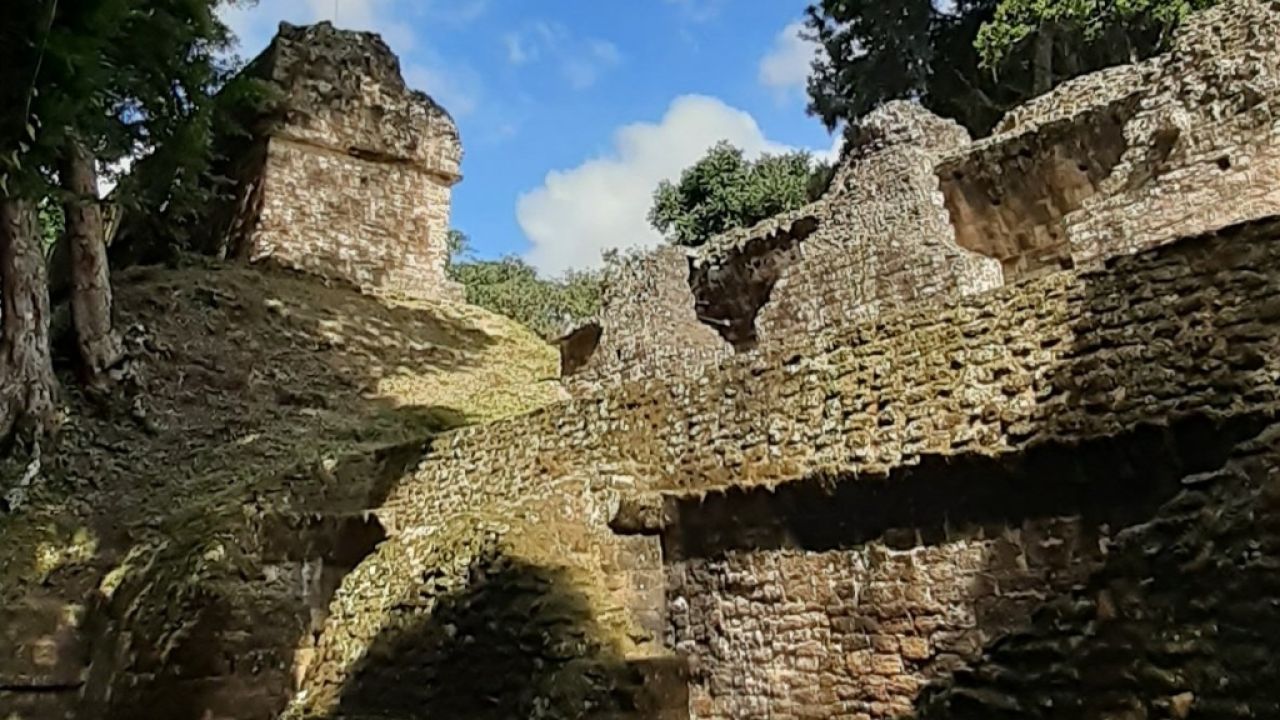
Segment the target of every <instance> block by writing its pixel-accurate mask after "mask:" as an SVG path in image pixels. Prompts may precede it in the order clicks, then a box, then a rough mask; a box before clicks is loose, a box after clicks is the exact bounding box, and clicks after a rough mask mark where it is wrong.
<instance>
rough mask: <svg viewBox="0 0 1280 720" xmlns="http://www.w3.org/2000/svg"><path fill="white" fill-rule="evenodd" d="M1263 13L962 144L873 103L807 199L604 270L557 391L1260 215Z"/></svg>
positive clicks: (1195, 30)
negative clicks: (590, 317)
mask: <svg viewBox="0 0 1280 720" xmlns="http://www.w3.org/2000/svg"><path fill="white" fill-rule="evenodd" d="M1273 12H1274V11H1273V9H1272V6H1271V5H1270V4H1268V3H1255V4H1240V3H1232V4H1229V5H1228V6H1227V7H1226V8H1224V9H1220V10H1216V11H1214V12H1210V13H1206V14H1204V15H1202V16H1201V17H1198V18H1197V19H1196V20H1195V21H1194V22H1192V23H1191V24H1190V25H1189V26H1188V27H1186V28H1185V29H1184V30H1183V31H1182V32H1181V33H1180V34H1179V35H1178V38H1177V41H1176V43H1175V45H1174V47H1173V49H1172V50H1171V51H1170V52H1169V53H1168V54H1166V55H1163V56H1160V57H1156V58H1153V59H1151V60H1149V61H1146V62H1143V63H1140V64H1136V65H1129V66H1123V67H1118V68H1112V69H1109V70H1105V71H1103V72H1099V73H1095V74H1093V75H1088V76H1085V77H1082V78H1079V79H1076V80H1074V81H1072V82H1069V83H1066V84H1065V85H1063V86H1061V87H1059V88H1058V89H1057V90H1055V91H1054V92H1052V93H1050V94H1048V95H1046V96H1043V97H1041V98H1037V99H1035V100H1032V101H1031V102H1029V103H1028V104H1027V105H1025V106H1023V107H1020V108H1017V109H1015V110H1014V111H1012V112H1010V113H1009V115H1008V116H1007V117H1006V118H1005V119H1004V120H1003V122H1001V123H1000V125H999V126H998V127H997V128H996V132H995V134H994V135H993V136H991V137H989V138H984V139H982V140H979V141H977V142H973V141H971V140H970V138H969V137H968V135H967V133H966V132H965V131H964V130H963V129H962V128H960V127H959V126H958V125H956V124H954V123H952V122H950V121H947V120H943V119H941V118H938V117H935V116H933V115H931V114H929V113H928V112H927V111H925V110H923V109H922V108H920V107H919V106H917V105H913V104H909V103H902V102H898V103H890V104H889V105H887V106H886V107H884V108H882V109H881V110H879V111H877V112H876V113H874V114H873V115H872V116H871V117H870V118H868V119H867V120H866V122H865V123H864V125H863V127H862V129H861V130H862V131H861V133H860V135H859V137H857V138H854V139H853V141H852V143H851V146H850V147H848V148H847V149H846V152H845V156H844V157H843V158H842V161H841V163H840V166H839V168H838V172H837V176H836V178H835V180H834V182H833V183H832V186H831V188H830V189H829V191H828V192H827V193H826V195H825V196H824V197H823V198H822V199H820V200H819V201H817V202H815V203H813V204H811V205H809V206H807V207H804V208H801V209H799V210H796V211H794V212H791V213H787V214H785V215H782V216H779V217H775V218H771V219H769V220H766V221H764V222H762V223H760V224H759V225H757V226H755V227H752V228H748V229H744V230H735V231H731V232H729V233H726V234H724V235H722V236H719V237H717V238H714V239H712V240H711V241H710V242H709V243H708V244H707V245H706V246H704V247H701V248H699V249H697V250H696V251H694V252H692V253H691V254H690V256H689V257H688V258H687V259H686V258H685V257H682V256H681V254H680V253H677V252H674V251H671V250H662V251H659V252H657V253H655V254H653V255H651V256H649V257H647V258H645V259H644V260H643V263H642V264H643V267H640V266H637V267H635V268H632V269H630V270H624V271H622V272H621V273H619V274H618V277H615V278H614V285H615V287H614V288H613V290H612V293H613V296H614V297H617V298H620V299H622V302H618V303H611V302H608V299H607V298H606V304H605V308H604V310H603V311H602V313H601V314H600V317H598V318H596V319H595V320H594V321H593V322H592V324H591V325H592V326H594V327H598V328H600V329H601V330H602V332H601V333H600V335H599V338H598V342H596V343H595V344H594V349H593V347H592V346H591V345H589V344H584V343H583V342H581V340H580V339H579V342H578V343H577V344H576V345H575V346H574V347H573V350H572V354H573V356H574V360H573V362H571V363H566V368H567V369H568V370H569V372H567V373H566V376H565V379H566V383H567V385H568V386H569V387H570V388H571V389H572V390H573V391H574V392H575V393H577V394H579V395H585V394H591V393H593V392H596V391H599V390H600V389H601V388H602V387H608V386H611V385H614V384H617V383H618V382H619V381H622V380H629V379H633V378H639V377H645V376H661V375H665V374H667V373H670V372H672V371H675V370H679V371H688V370H694V371H696V369H697V368H700V367H704V366H707V365H709V364H714V363H715V362H717V361H719V360H721V359H723V358H724V357H726V356H728V355H731V354H733V353H735V352H747V351H757V350H758V351H762V352H764V351H770V350H771V349H772V350H778V351H787V350H788V349H792V348H794V347H796V344H797V343H800V344H804V343H805V342H806V340H807V338H810V337H812V336H814V335H819V334H821V333H822V332H823V331H825V330H827V329H830V328H832V327H836V326H842V325H848V324H850V323H858V322H863V321H866V320H868V319H870V318H873V317H875V316H876V315H877V314H879V313H881V312H883V311H885V310H887V309H889V308H893V307H900V306H903V305H905V304H910V303H914V302H918V301H920V300H922V299H925V298H929V297H932V296H935V295H939V294H956V293H958V294H960V295H969V294H973V293H981V292H984V291H988V290H990V289H992V288H995V287H998V286H1000V285H1001V284H1004V283H1015V282H1019V281H1021V280H1024V279H1026V278H1029V277H1033V276H1036V275H1038V274H1041V273H1045V272H1052V271H1055V270H1061V269H1071V268H1077V267H1088V266H1090V265H1092V264H1094V263H1097V262H1100V261H1103V260H1105V259H1107V258H1108V257H1112V256H1116V255H1123V254H1130V253H1134V252H1139V251H1142V250H1146V249H1150V248H1153V247H1156V246H1158V245H1160V244H1162V243H1165V242H1169V241H1171V240H1173V239H1175V238H1179V237H1185V236H1188V235H1194V234H1198V233H1203V232H1207V231H1211V230H1214V229H1217V228H1221V227H1225V226H1227V225H1231V224H1233V223H1238V222H1242V221H1245V220H1249V219H1253V218H1258V217H1263V216H1266V215H1268V214H1271V213H1273V212H1276V209H1277V208H1280V135H1278V134H1277V130H1276V127H1275V123H1274V118H1273V111H1272V107H1273V106H1272V102H1273V99H1274V98H1275V97H1276V95H1277V93H1278V92H1280V85H1278V83H1280V73H1277V72H1276V70H1275V67H1274V66H1275V57H1276V53H1277V43H1278V42H1280V39H1278V37H1277V34H1276V33H1275V32H1274V30H1275V24H1274V19H1273ZM655 268H656V269H655ZM659 278H660V279H659ZM678 278H685V282H684V283H683V287H681V283H680V282H679V281H678ZM654 288H660V291H658V292H654ZM637 317H641V318H646V319H647V320H646V321H645V322H643V323H635V322H634V321H633V320H634V318H637ZM655 318H682V320H681V321H680V322H679V323H669V322H668V323H663V324H661V326H660V327H655V320H654V319H655ZM689 318H696V319H697V320H699V321H700V323H701V324H702V325H703V327H702V328H697V327H694V326H693V325H691V324H690V323H688V322H685V320H687V319H689ZM709 331H713V332H714V333H715V334H718V335H719V336H720V338H721V339H720V340H717V339H716V338H715V336H714V335H713V334H712V332H709ZM571 337H574V336H571ZM578 337H579V338H580V337H581V336H580V335H579V336H578Z"/></svg>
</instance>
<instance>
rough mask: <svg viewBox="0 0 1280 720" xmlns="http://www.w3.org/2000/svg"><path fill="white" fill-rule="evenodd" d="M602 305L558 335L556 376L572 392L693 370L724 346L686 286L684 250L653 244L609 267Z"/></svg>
mask: <svg viewBox="0 0 1280 720" xmlns="http://www.w3.org/2000/svg"><path fill="white" fill-rule="evenodd" d="M602 305H603V307H604V308H605V310H604V312H602V313H600V314H599V316H598V317H597V318H596V319H594V320H592V321H590V322H588V323H585V324H584V325H583V326H581V327H579V328H578V329H576V330H574V331H573V332H571V333H569V334H568V335H566V336H565V337H563V338H561V339H560V342H559V344H560V360H561V362H560V365H561V375H562V377H563V378H564V382H565V385H566V386H567V387H568V388H569V390H570V392H572V393H573V394H575V395H579V396H585V395H590V394H593V393H595V392H598V391H599V390H600V389H601V388H604V387H607V386H611V385H614V384H616V383H619V382H627V381H632V380H640V379H642V378H644V377H646V376H649V375H651V374H652V375H657V376H671V375H684V374H690V373H694V372H696V371H697V370H698V369H699V368H701V367H703V366H705V365H708V364H713V363H715V362H717V361H719V360H721V359H723V358H725V357H727V356H728V355H729V354H730V353H731V352H732V348H731V347H730V346H729V344H728V343H727V342H726V341H725V340H724V339H722V338H721V337H720V335H718V334H717V332H716V330H715V329H714V328H715V325H714V324H708V323H707V322H706V321H705V320H704V319H703V318H704V317H705V316H704V315H702V314H701V312H700V308H699V307H698V304H697V300H696V298H695V297H694V295H693V292H692V291H691V290H690V288H689V257H688V254H687V253H686V251H685V250H683V249H681V248H676V247H663V248H658V249H657V250H654V251H652V252H650V253H647V254H644V255H640V256H636V257H632V258H629V259H627V260H625V261H623V262H621V263H619V264H617V265H614V266H612V267H611V268H609V270H608V272H607V274H606V279H605V284H604V293H603V298H602Z"/></svg>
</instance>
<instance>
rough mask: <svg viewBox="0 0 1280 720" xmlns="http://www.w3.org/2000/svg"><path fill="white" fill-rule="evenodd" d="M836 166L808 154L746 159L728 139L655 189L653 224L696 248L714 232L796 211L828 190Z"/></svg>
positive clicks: (673, 238)
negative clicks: (821, 161)
mask: <svg viewBox="0 0 1280 720" xmlns="http://www.w3.org/2000/svg"><path fill="white" fill-rule="evenodd" d="M831 172H832V171H831V168H830V167H829V166H827V165H825V164H823V163H815V162H814V161H813V158H812V157H811V156H810V155H809V154H808V153H804V152H793V153H786V154H783V155H764V156H762V157H761V158H760V159H758V160H755V161H750V160H747V159H746V158H745V157H744V155H743V153H742V150H741V149H739V148H736V147H734V146H733V145H731V144H729V143H728V142H723V141H722V142H720V143H718V144H716V146H715V147H713V148H711V149H710V150H709V151H708V152H707V154H706V155H705V156H703V157H702V159H701V160H699V161H698V162H696V163H694V164H693V165H692V166H691V167H689V168H687V169H686V170H685V171H684V172H683V173H682V174H681V175H680V182H679V183H672V182H670V181H668V180H664V181H662V182H661V183H659V184H658V188H657V189H656V190H655V191H654V193H653V206H652V207H651V208H650V210H649V223H650V224H651V225H652V226H653V227H654V229H655V230H657V231H658V232H660V233H662V234H664V235H666V236H667V238H668V239H670V240H671V242H673V243H675V244H677V245H686V246H697V245H701V244H703V243H705V242H706V241H707V240H709V239H710V238H711V237H712V236H714V235H716V234H718V233H722V232H724V231H726V230H730V229H733V228H738V227H747V226H750V225H754V224H755V223H757V222H760V221H761V220H764V219H766V218H769V217H772V216H774V215H777V214H778V213H780V212H785V211H787V210H793V209H795V208H798V207H800V206H802V205H804V204H805V203H807V202H810V201H812V200H815V199H817V198H818V197H819V196H821V194H822V193H823V192H825V191H826V186H827V184H829V183H830V179H831Z"/></svg>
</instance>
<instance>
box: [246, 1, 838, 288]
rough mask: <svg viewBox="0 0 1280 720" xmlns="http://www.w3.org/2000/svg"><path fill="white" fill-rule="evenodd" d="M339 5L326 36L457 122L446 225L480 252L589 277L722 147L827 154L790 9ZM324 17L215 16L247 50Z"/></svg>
mask: <svg viewBox="0 0 1280 720" xmlns="http://www.w3.org/2000/svg"><path fill="white" fill-rule="evenodd" d="M337 3H338V16H337V20H338V25H339V26H342V27H350V28H354V29H361V30H375V31H378V32H380V33H382V35H383V37H384V38H385V39H386V40H387V41H388V43H389V44H390V45H391V47H392V49H393V50H395V51H396V52H397V53H398V54H399V55H400V56H401V63H402V65H403V68H404V71H405V76H406V79H407V80H408V81H409V84H410V85H412V86H414V87H416V88H418V89H421V90H424V91H426V92H427V93H429V94H431V95H432V96H433V97H434V98H435V99H436V100H437V101H438V102H440V103H441V104H443V105H444V106H445V107H446V108H447V109H448V110H449V111H450V112H451V113H452V114H453V116H454V118H455V120H456V121H457V122H458V125H459V128H460V130H461V132H462V140H463V147H464V150H465V158H464V160H463V174H464V177H465V179H464V180H463V181H462V183H460V184H459V185H458V186H457V187H455V189H454V203H453V225H454V227H457V228H459V229H461V230H463V231H465V232H466V233H467V234H469V235H470V236H471V239H472V242H473V244H474V246H475V250H476V251H477V254H478V255H479V256H481V257H496V256H499V255H504V254H515V255H520V256H522V257H525V258H526V259H528V260H529V261H530V262H532V263H533V264H534V265H535V266H537V267H538V268H539V270H540V271H542V272H544V273H545V274H548V275H554V274H557V273H560V272H563V271H564V270H566V269H569V268H575V267H591V266H593V265H596V264H598V262H599V257H600V253H601V251H602V250H605V249H608V248H611V247H630V246H643V245H651V244H654V243H656V242H659V241H660V238H658V237H657V235H656V233H654V232H653V231H652V230H651V229H649V228H648V227H647V226H646V224H645V223H644V212H645V211H646V210H647V207H648V197H649V194H650V193H651V192H652V190H653V186H654V185H655V184H656V183H657V182H658V180H660V179H662V178H665V177H673V176H675V175H677V174H678V173H679V171H680V169H681V168H683V167H685V166H687V165H688V164H689V163H691V162H693V161H694V160H696V159H697V158H698V157H699V156H700V155H701V154H702V153H703V152H704V151H705V149H706V148H707V147H709V146H710V145H711V144H713V143H714V142H716V141H717V140H719V139H722V138H723V139H728V140H731V141H733V142H734V143H735V144H737V145H739V146H741V147H743V148H745V149H746V150H747V151H748V152H749V153H752V154H756V153H759V152H767V151H778V150H783V149H787V148H806V149H810V150H813V151H815V152H817V153H828V152H830V150H831V148H832V139H831V137H830V136H829V135H828V134H827V132H826V131H825V129H824V128H823V127H822V126H821V124H820V123H819V122H818V121H817V120H815V119H813V118H810V117H808V116H806V114H805V112H804V102H805V98H804V92H803V87H802V85H803V80H804V77H805V74H806V72H807V67H808V63H809V61H810V59H811V58H812V52H813V49H812V46H810V45H809V44H808V43H806V42H804V41H803V40H801V39H799V38H798V37H797V36H796V31H797V29H798V26H797V25H796V23H798V22H799V21H800V20H801V18H802V13H803V10H804V6H805V4H806V3H805V0H632V1H630V2H627V1H625V0H597V1H596V2H590V1H589V0H523V1H517V0H337ZM333 15H334V0H261V2H259V3H258V4H257V5H256V6H255V7H252V8H249V9H244V10H232V11H229V12H228V15H227V19H228V20H229V22H230V24H231V25H232V27H233V29H234V30H236V31H237V33H238V34H239V35H240V37H241V40H242V47H241V49H240V54H242V55H244V56H252V55H254V54H256V53H257V52H258V51H259V50H261V49H262V48H263V47H265V45H266V43H267V41H268V40H269V39H270V37H271V35H272V34H273V32H274V30H275V27H276V24H277V23H278V22H279V21H280V20H289V21H292V22H311V21H315V20H320V19H332V18H333Z"/></svg>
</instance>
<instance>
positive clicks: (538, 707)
mask: <svg viewBox="0 0 1280 720" xmlns="http://www.w3.org/2000/svg"><path fill="white" fill-rule="evenodd" d="M466 577H467V584H466V586H465V587H463V588H461V589H460V590H457V591H454V592H451V593H449V594H446V595H443V596H439V597H429V596H423V597H421V598H419V600H420V608H419V610H418V612H417V614H416V615H412V616H410V617H413V618H414V619H412V620H409V621H408V622H407V623H405V624H404V625H402V626H401V627H399V628H397V629H395V630H393V631H386V632H384V634H383V635H382V636H380V637H379V638H377V639H376V640H375V641H374V643H373V644H372V645H371V646H370V648H369V651H368V653H367V655H366V656H365V658H364V660H363V661H362V662H361V664H360V665H358V666H357V667H356V668H355V670H354V671H353V672H352V673H351V675H350V676H349V679H348V680H347V682H346V685H345V686H344V688H343V689H342V691H341V694H340V701H339V705H338V708H337V710H336V711H335V712H334V715H333V717H334V718H335V719H337V718H383V719H386V720H415V719H417V718H422V719H423V720H426V719H428V718H430V719H431V720H445V719H455V718H456V719H457V720H483V719H485V718H492V719H493V720H499V719H502V720H507V719H509V718H533V717H573V718H597V717H600V718H625V717H637V718H639V717H654V716H653V715H645V714H639V713H642V712H644V711H645V707H644V703H645V700H644V698H643V697H642V694H641V687H642V686H643V685H644V683H645V673H644V672H643V670H642V669H641V668H638V667H635V666H631V665H628V664H627V663H626V662H625V661H624V660H623V659H622V657H621V656H620V654H619V652H618V650H617V649H615V648H613V647H611V646H609V645H608V644H607V643H605V642H602V641H601V639H600V635H601V634H600V632H599V630H598V628H597V626H596V624H595V620H594V618H593V615H592V611H591V608H590V605H589V602H588V601H587V599H586V598H585V597H584V596H582V595H581V594H580V593H579V592H578V591H577V590H576V589H575V586H574V583H573V580H572V579H571V578H570V577H568V576H567V574H566V572H565V571H564V570H561V569H557V568H547V567H537V566H533V565H530V564H528V563H526V562H524V561H522V560H519V559H516V558H512V557H508V556H505V555H502V554H500V553H498V552H494V551H488V552H486V553H485V554H484V555H483V556H482V557H480V558H478V559H477V560H475V561H473V562H472V564H471V566H470V567H469V568H468V571H467V575H466ZM433 586H434V584H433V583H432V579H431V578H430V577H428V578H425V579H424V582H423V584H422V587H423V588H425V589H428V591H429V589H430V588H432V587H433Z"/></svg>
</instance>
